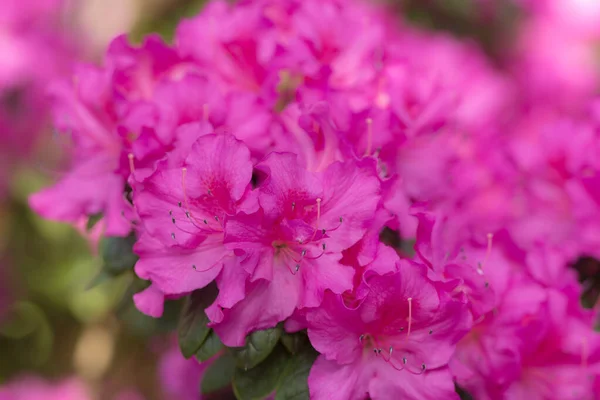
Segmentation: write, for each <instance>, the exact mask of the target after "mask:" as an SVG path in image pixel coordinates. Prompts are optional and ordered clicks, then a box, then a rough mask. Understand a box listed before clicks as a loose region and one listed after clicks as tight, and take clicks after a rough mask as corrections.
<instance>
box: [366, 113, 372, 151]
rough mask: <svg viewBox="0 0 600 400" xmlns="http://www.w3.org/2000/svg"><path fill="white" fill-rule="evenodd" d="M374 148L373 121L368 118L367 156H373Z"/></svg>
mask: <svg viewBox="0 0 600 400" xmlns="http://www.w3.org/2000/svg"><path fill="white" fill-rule="evenodd" d="M372 146H373V120H372V119H371V118H367V150H366V151H365V156H369V155H371V147H372Z"/></svg>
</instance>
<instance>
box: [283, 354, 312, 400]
mask: <svg viewBox="0 0 600 400" xmlns="http://www.w3.org/2000/svg"><path fill="white" fill-rule="evenodd" d="M317 356H318V353H317V352H316V351H315V350H314V349H312V348H309V347H305V348H304V351H302V352H301V353H298V354H296V355H294V356H292V359H291V360H290V362H289V363H288V365H287V368H286V371H285V373H284V375H283V380H282V381H281V385H280V387H279V390H277V395H276V396H275V400H309V398H310V396H309V392H308V374H309V373H310V369H311V368H312V365H313V363H314V362H315V360H316V359H317Z"/></svg>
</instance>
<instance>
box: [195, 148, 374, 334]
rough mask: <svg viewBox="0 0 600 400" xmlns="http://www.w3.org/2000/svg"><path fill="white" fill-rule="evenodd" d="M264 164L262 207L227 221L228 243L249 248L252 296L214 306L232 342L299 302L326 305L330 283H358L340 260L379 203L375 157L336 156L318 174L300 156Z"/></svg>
mask: <svg viewBox="0 0 600 400" xmlns="http://www.w3.org/2000/svg"><path fill="white" fill-rule="evenodd" d="M256 169H257V171H258V172H259V174H262V175H263V176H262V177H261V178H260V179H262V180H263V182H262V183H261V184H260V186H259V188H258V189H257V190H258V201H259V204H260V207H261V208H260V209H259V211H257V212H255V213H251V214H248V213H238V214H237V215H235V216H233V217H231V218H229V219H227V220H226V222H225V243H226V246H227V247H228V248H229V249H232V250H235V251H236V252H237V251H243V252H245V253H246V254H248V257H247V259H246V260H245V261H244V262H243V265H244V269H245V270H246V272H247V273H248V274H250V275H251V277H250V279H249V281H248V284H247V288H246V290H247V295H246V298H245V299H244V300H243V301H242V302H240V303H239V304H237V305H236V306H234V307H233V308H232V309H231V310H225V311H224V310H222V309H220V308H217V307H214V306H213V307H211V308H210V309H209V310H207V312H208V313H209V317H210V318H211V320H212V321H213V326H214V329H215V331H216V332H217V333H219V337H221V339H222V340H223V342H224V343H226V344H230V345H241V344H243V341H244V337H245V335H246V334H247V333H249V332H251V331H253V330H256V329H264V328H269V327H272V326H274V325H275V324H277V323H278V322H279V321H282V320H284V319H286V318H287V317H289V316H290V315H292V313H293V311H294V310H295V309H296V308H304V307H316V306H318V305H319V304H320V303H321V301H322V298H323V293H324V291H325V290H327V289H329V290H332V291H334V292H335V293H338V294H339V293H342V292H344V291H345V290H348V289H350V288H351V287H352V277H353V275H354V270H353V268H351V267H350V266H344V265H342V264H340V262H339V260H340V259H341V258H342V254H341V252H342V250H344V249H346V248H348V247H350V246H352V245H353V244H355V243H356V242H358V241H359V240H360V239H361V238H362V237H363V235H364V234H365V233H366V231H367V228H368V226H369V224H370V219H371V217H372V215H373V213H374V212H375V210H376V208H377V206H378V203H379V191H380V184H379V179H378V178H377V175H376V170H375V168H374V163H373V161H372V160H363V161H360V162H347V163H334V164H332V165H331V166H329V168H327V170H325V171H324V172H323V173H322V174H314V173H311V172H308V171H306V170H305V169H304V168H303V167H302V166H301V165H300V164H299V163H298V161H297V158H296V156H295V155H293V154H287V153H273V154H271V155H270V156H268V157H267V158H266V159H265V160H264V161H263V162H261V163H260V164H258V165H257V166H256ZM267 305H270V306H268V307H267Z"/></svg>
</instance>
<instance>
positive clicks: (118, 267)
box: [100, 234, 138, 275]
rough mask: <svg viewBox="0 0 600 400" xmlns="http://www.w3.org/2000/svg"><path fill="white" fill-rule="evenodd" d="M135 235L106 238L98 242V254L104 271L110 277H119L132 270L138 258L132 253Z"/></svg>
mask: <svg viewBox="0 0 600 400" xmlns="http://www.w3.org/2000/svg"><path fill="white" fill-rule="evenodd" d="M134 243H135V235H134V234H131V235H129V236H127V237H124V238H122V237H106V238H104V239H102V241H101V242H100V254H102V261H103V263H104V270H105V271H106V272H108V273H109V274H111V275H119V274H121V273H123V272H125V271H129V270H131V269H133V266H134V265H135V263H136V262H137V260H138V257H137V256H136V255H135V254H134V253H133V244H134Z"/></svg>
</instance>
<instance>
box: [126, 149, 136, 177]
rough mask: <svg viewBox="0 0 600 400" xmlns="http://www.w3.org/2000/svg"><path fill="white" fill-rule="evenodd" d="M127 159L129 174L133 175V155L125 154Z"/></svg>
mask: <svg viewBox="0 0 600 400" xmlns="http://www.w3.org/2000/svg"><path fill="white" fill-rule="evenodd" d="M127 158H129V172H131V173H132V174H133V173H135V164H134V162H133V158H134V155H133V153H129V154H127Z"/></svg>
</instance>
